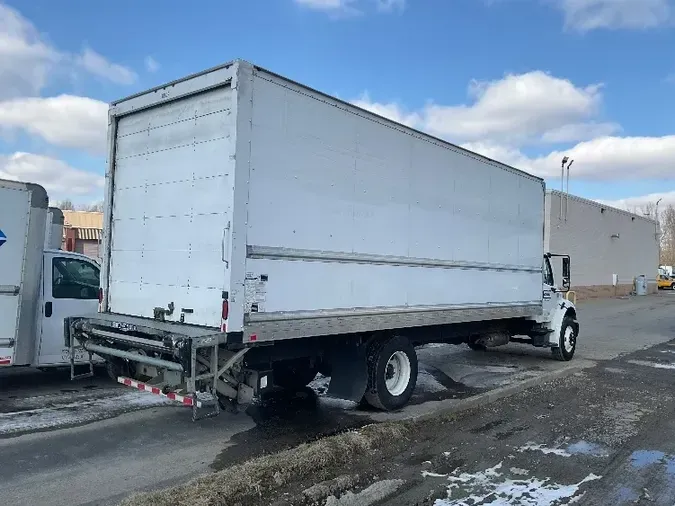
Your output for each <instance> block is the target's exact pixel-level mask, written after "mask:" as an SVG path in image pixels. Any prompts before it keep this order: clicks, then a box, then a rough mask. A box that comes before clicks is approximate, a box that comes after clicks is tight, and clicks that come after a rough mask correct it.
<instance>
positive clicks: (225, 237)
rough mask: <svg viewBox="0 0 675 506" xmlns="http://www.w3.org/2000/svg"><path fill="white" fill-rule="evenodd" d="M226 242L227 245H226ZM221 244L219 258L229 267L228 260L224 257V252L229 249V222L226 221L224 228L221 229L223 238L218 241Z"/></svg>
mask: <svg viewBox="0 0 675 506" xmlns="http://www.w3.org/2000/svg"><path fill="white" fill-rule="evenodd" d="M226 242H227V245H226ZM220 246H221V259H222V261H223V262H225V267H228V268H229V267H230V261H229V260H228V259H227V258H226V256H225V255H226V254H227V253H229V251H230V222H229V221H228V222H227V225H225V228H224V229H223V240H222V241H221V243H220Z"/></svg>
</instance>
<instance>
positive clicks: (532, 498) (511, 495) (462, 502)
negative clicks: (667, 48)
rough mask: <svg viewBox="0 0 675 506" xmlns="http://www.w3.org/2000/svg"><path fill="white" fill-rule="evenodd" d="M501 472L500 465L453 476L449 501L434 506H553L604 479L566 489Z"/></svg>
mask: <svg viewBox="0 0 675 506" xmlns="http://www.w3.org/2000/svg"><path fill="white" fill-rule="evenodd" d="M501 468H502V463H501V462H500V463H499V464H497V465H496V466H494V467H491V468H489V469H486V470H484V471H479V472H477V473H465V472H463V473H459V474H457V472H455V473H453V474H452V475H451V476H449V477H448V481H449V482H450V485H449V486H448V497H447V499H437V500H436V502H435V503H434V505H435V506H470V505H476V504H481V505H484V506H509V505H513V506H516V505H518V506H553V505H554V504H559V501H562V500H563V499H568V500H573V499H575V496H576V495H577V493H578V492H579V491H580V488H581V486H582V485H583V484H584V483H587V482H589V481H594V480H599V479H600V478H601V477H600V476H597V475H595V474H589V475H588V476H586V478H584V479H583V480H581V481H580V482H578V483H573V484H571V485H562V484H558V483H553V482H551V479H550V478H544V479H539V478H534V477H533V478H529V479H522V478H518V479H511V478H508V477H506V476H505V475H504V473H503V472H500V470H501ZM453 495H455V496H456V498H453Z"/></svg>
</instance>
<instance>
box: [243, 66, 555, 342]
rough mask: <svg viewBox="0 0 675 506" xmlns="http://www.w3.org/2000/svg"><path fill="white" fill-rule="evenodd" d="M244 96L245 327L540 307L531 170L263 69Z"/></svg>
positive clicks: (390, 320)
mask: <svg viewBox="0 0 675 506" xmlns="http://www.w3.org/2000/svg"><path fill="white" fill-rule="evenodd" d="M252 93H253V100H252V104H253V112H252V116H253V119H252V131H251V134H250V135H251V158H250V184H249V212H248V231H247V244H248V259H247V264H246V265H247V281H246V295H247V297H246V312H247V313H248V316H247V321H248V322H249V324H250V327H251V328H250V332H251V333H255V332H260V333H262V331H261V329H264V325H263V324H266V323H268V322H276V323H278V322H280V321H286V322H289V321H292V320H293V319H294V318H296V317H297V318H298V319H300V320H304V321H310V320H311V321H312V322H313V323H312V324H311V327H312V329H311V332H320V331H321V329H320V328H319V327H321V324H317V322H323V323H325V324H326V325H328V323H327V322H328V320H327V318H329V317H331V316H332V317H335V318H338V319H340V320H339V321H340V325H341V326H342V327H341V328H342V331H343V332H344V331H349V330H350V329H351V330H353V331H358V330H365V329H366V328H372V326H373V325H374V326H375V327H377V325H389V326H395V325H398V324H401V323H402V325H401V326H407V325H423V324H434V323H449V322H452V321H461V320H462V319H464V320H467V319H468V320H470V319H483V318H495V317H510V316H520V315H523V314H532V313H533V312H538V311H540V306H541V297H542V278H541V266H542V256H543V244H542V243H543V224H544V216H543V204H544V187H543V183H542V181H541V180H540V179H538V178H535V177H533V176H530V175H527V174H525V173H522V172H520V171H516V170H515V169H511V168H509V167H507V166H504V165H502V164H499V163H497V162H493V161H491V160H487V159H484V158H482V157H479V156H478V155H474V154H470V153H467V152H464V151H462V150H461V149H459V148H456V147H453V146H450V145H448V144H445V143H443V142H441V141H438V140H434V139H433V138H431V137H428V136H425V135H422V134H420V133H417V132H414V131H412V130H409V129H406V128H404V127H402V126H400V125H397V124H395V123H393V122H389V121H387V120H384V119H382V118H379V117H377V116H375V115H372V114H369V113H367V112H365V111H362V110H359V109H357V108H353V107H351V106H348V105H346V104H343V103H341V102H338V101H336V100H332V99H330V98H328V97H325V96H323V95H320V94H318V93H315V92H313V91H311V90H308V89H306V88H302V87H300V86H298V85H295V84H293V83H291V82H289V81H286V80H284V79H282V78H279V77H277V76H273V75H270V74H268V73H266V72H263V71H258V72H257V73H256V76H255V78H254V82H253V92H252ZM391 314H396V315H397V316H396V317H392V316H391ZM374 315H377V319H378V320H379V322H378V323H372V322H371V324H369V325H368V326H367V327H364V326H363V324H364V321H363V320H364V319H370V320H373V318H372V317H373V316H374ZM345 318H347V319H349V321H352V322H354V321H357V320H358V321H359V323H358V325H356V326H354V327H353V328H352V327H350V324H348V323H346V320H345ZM398 320H400V321H398ZM336 321H338V320H334V321H333V323H335V322H336ZM256 327H257V328H256ZM270 328H271V327H270ZM288 328H289V336H288V337H290V334H293V335H294V336H295V337H301V336H302V335H304V334H306V333H309V332H310V330H306V331H305V330H302V329H303V325H302V324H300V323H298V322H296V324H295V326H294V325H291V324H290V323H288ZM324 330H325V329H324ZM275 332H276V334H275V337H281V335H282V333H281V331H280V330H279V327H278V325H277V327H276V330H275ZM308 335H309V334H308ZM265 337H266V336H262V335H256V339H259V340H261V339H264V338H265Z"/></svg>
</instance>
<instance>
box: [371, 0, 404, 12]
mask: <svg viewBox="0 0 675 506" xmlns="http://www.w3.org/2000/svg"><path fill="white" fill-rule="evenodd" d="M405 2H406V0H375V5H376V6H377V10H378V11H380V12H392V11H399V12H401V11H403V9H405Z"/></svg>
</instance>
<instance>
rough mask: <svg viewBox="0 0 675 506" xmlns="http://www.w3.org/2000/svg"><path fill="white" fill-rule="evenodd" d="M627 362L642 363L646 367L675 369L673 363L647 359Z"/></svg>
mask: <svg viewBox="0 0 675 506" xmlns="http://www.w3.org/2000/svg"><path fill="white" fill-rule="evenodd" d="M628 363H629V364H634V365H643V366H646V367H653V368H654V369H669V370H675V364H671V363H667V364H663V363H659V362H649V361H647V360H628Z"/></svg>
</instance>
